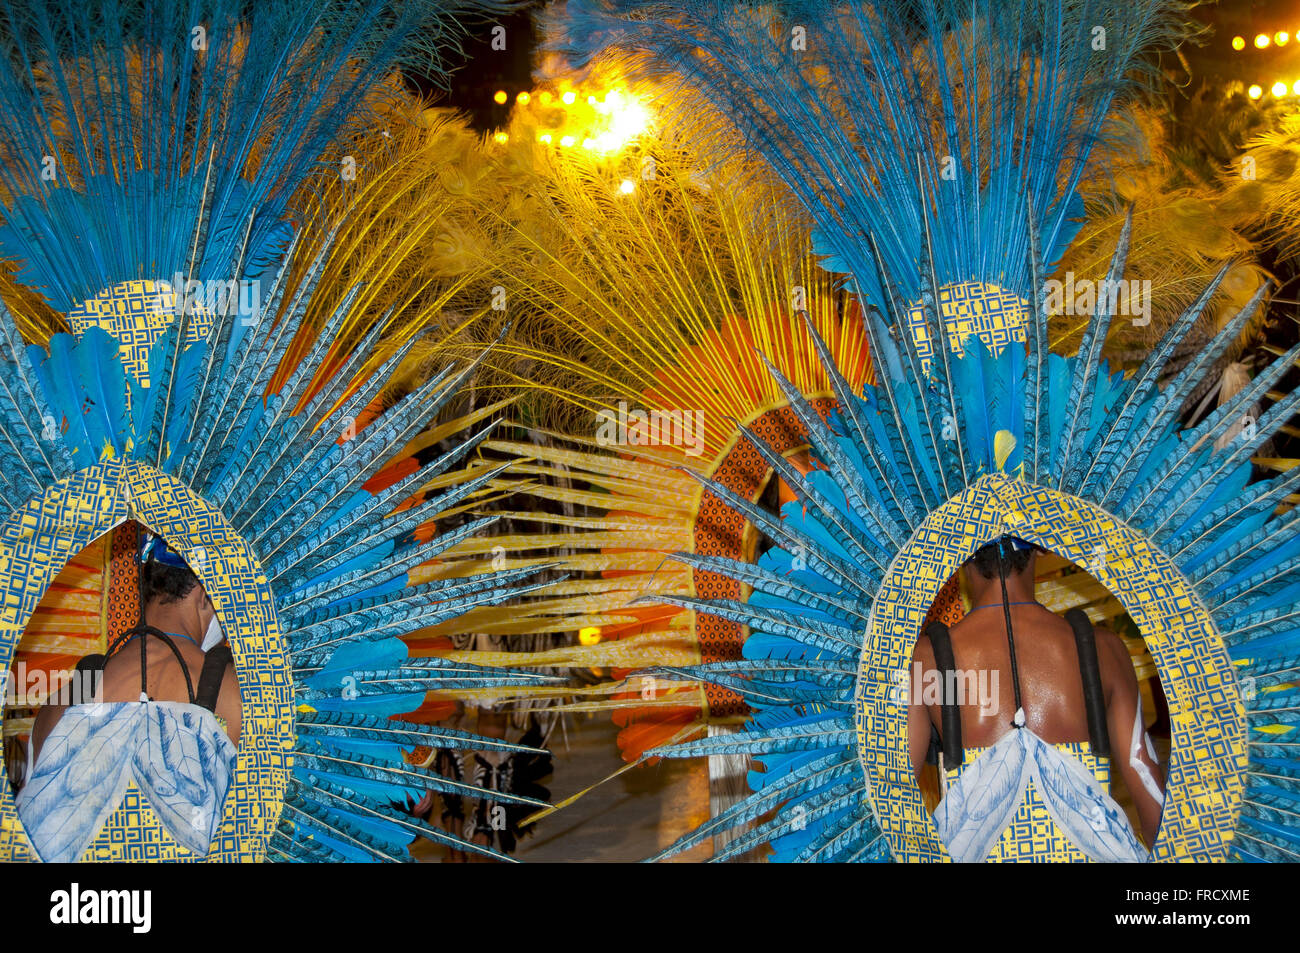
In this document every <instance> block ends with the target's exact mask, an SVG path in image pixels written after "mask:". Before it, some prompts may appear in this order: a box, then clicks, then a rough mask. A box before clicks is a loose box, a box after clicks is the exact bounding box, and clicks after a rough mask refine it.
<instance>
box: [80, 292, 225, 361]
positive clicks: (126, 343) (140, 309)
mask: <svg viewBox="0 0 1300 953" xmlns="http://www.w3.org/2000/svg"><path fill="white" fill-rule="evenodd" d="M189 307H190V326H189V330H188V331H187V332H186V334H185V343H186V344H187V345H190V344H194V343H196V342H198V341H200V340H204V339H206V338H207V336H208V330H209V329H210V328H211V327H212V320H213V313H212V312H211V311H209V310H207V309H206V308H203V307H201V306H198V305H197V304H196V303H195V302H193V301H191V302H189ZM175 319H176V292H175V291H173V290H172V286H171V285H170V284H168V283H167V282H165V281H148V280H146V281H124V282H121V283H120V284H116V285H114V286H113V287H111V288H106V289H105V290H103V291H101V292H100V293H99V294H97V295H95V297H93V298H91V299H89V300H88V301H83V302H82V303H81V304H79V305H77V307H75V308H73V309H72V310H71V311H69V312H68V322H69V324H71V326H72V331H73V333H74V334H76V335H77V337H81V335H82V334H84V333H85V332H86V329H87V328H90V327H99V328H102V329H103V330H104V331H106V332H108V333H109V334H110V335H112V336H113V337H115V338H117V341H118V343H119V344H120V345H121V351H120V353H121V355H122V364H123V366H125V367H126V370H127V373H128V374H130V375H131V376H132V377H134V378H135V379H136V380H137V381H139V382H140V384H141V385H142V386H144V387H148V386H149V349H150V348H151V347H153V343H154V341H156V340H157V339H158V336H159V335H160V334H162V332H163V331H164V330H166V328H167V327H168V325H170V324H171V323H172V321H174V320H175Z"/></svg>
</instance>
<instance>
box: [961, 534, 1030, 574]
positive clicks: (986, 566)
mask: <svg viewBox="0 0 1300 953" xmlns="http://www.w3.org/2000/svg"><path fill="white" fill-rule="evenodd" d="M1006 550H1007V557H1006V559H1005V560H1004V561H1003V565H1004V566H1005V567H1006V570H1007V573H1008V574H1014V573H1018V572H1024V571H1025V567H1026V566H1028V565H1029V557H1030V556H1032V555H1033V554H1034V551H1033V550H1032V549H1012V548H1011V547H1010V546H1007V547H1006ZM967 565H970V566H973V567H975V571H976V572H978V573H979V574H980V575H981V576H983V577H984V578H985V579H996V578H997V575H998V544H997V543H996V542H992V543H988V544H987V545H984V546H981V547H980V548H979V549H977V550H975V555H973V556H971V558H970V559H969V560H967Z"/></svg>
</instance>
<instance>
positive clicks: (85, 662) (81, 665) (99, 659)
mask: <svg viewBox="0 0 1300 953" xmlns="http://www.w3.org/2000/svg"><path fill="white" fill-rule="evenodd" d="M107 660H108V658H107V656H104V655H100V654H99V653H98V652H96V653H94V654H91V655H83V656H82V657H81V658H79V659H77V671H78V672H102V671H103V670H104V663H105V662H106V661H107Z"/></svg>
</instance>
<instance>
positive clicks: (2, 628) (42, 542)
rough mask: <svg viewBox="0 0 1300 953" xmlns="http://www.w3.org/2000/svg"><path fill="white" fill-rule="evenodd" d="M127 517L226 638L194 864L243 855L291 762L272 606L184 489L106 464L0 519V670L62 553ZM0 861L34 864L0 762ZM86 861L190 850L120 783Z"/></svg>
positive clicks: (275, 817) (287, 686)
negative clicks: (232, 708) (220, 796)
mask: <svg viewBox="0 0 1300 953" xmlns="http://www.w3.org/2000/svg"><path fill="white" fill-rule="evenodd" d="M127 519H136V520H139V521H140V522H141V523H144V524H146V525H147V526H149V527H150V528H151V529H152V530H154V532H156V533H158V534H159V535H161V536H162V537H163V538H164V539H165V540H166V541H167V544H168V545H169V546H171V547H172V548H174V549H175V550H176V551H177V552H178V553H181V554H182V555H184V556H185V558H186V560H187V562H189V564H190V567H191V568H192V569H193V570H194V572H195V574H196V575H197V576H198V577H199V578H200V580H202V582H203V586H204V588H205V589H206V590H207V592H208V595H209V596H210V597H211V599H212V603H213V605H214V606H215V607H216V610H217V616H218V618H219V619H220V620H221V625H222V628H223V629H224V630H225V632H226V636H227V638H228V639H229V641H230V647H231V651H232V653H233V655H234V659H235V673H236V675H237V676H238V678H239V685H240V690H241V695H242V700H241V704H240V719H241V726H240V741H239V754H238V759H237V761H236V764H235V775H234V782H233V784H232V786H231V790H230V793H229V794H228V795H227V797H226V803H225V809H224V813H223V816H222V820H221V824H220V826H219V827H218V828H217V833H216V835H215V836H214V837H213V840H212V844H211V847H210V850H209V853H208V855H207V857H206V858H204V859H206V860H210V861H252V860H260V859H261V858H262V857H263V856H264V855H265V853H266V843H267V840H268V839H269V838H270V836H271V835H272V833H273V832H274V831H275V826H276V824H277V823H278V822H279V818H280V812H281V809H282V808H283V806H284V792H285V787H286V785H287V784H288V779H289V771H290V768H291V764H292V755H291V749H292V747H293V742H294V732H293V725H294V716H293V679H292V674H291V669H290V665H289V660H288V655H287V653H286V651H285V645H284V639H283V638H282V636H281V633H280V628H279V624H278V622H277V620H276V616H275V601H274V598H273V596H272V593H271V589H270V586H269V585H268V583H267V580H266V577H265V574H264V573H263V572H262V570H261V567H260V566H259V565H258V563H257V560H256V559H255V558H254V556H253V553H252V551H251V550H250V549H249V548H248V545H247V544H246V543H245V542H244V541H243V540H242V539H241V538H240V537H239V536H238V534H236V533H235V531H234V530H233V529H231V527H230V525H229V524H228V523H227V522H226V521H225V519H224V518H223V517H222V515H221V514H220V513H219V512H218V511H217V510H216V509H215V508H213V507H211V506H209V505H208V504H207V503H205V502H204V501H203V500H202V499H200V498H199V497H198V496H196V495H195V494H194V492H193V491H191V490H190V489H189V488H188V487H187V486H185V485H184V484H182V483H180V482H179V481H177V480H175V479H173V478H172V477H170V476H168V475H167V474H165V473H162V472H161V471H159V470H156V469H154V468H153V467H149V466H146V465H145V464H142V463H137V462H134V461H109V462H104V463H100V464H97V465H95V466H92V467H88V468H86V469H85V470H82V471H81V472H79V473H77V474H75V475H73V476H71V477H69V478H67V479H66V480H63V481H62V482H60V483H58V484H56V485H55V486H52V487H50V489H49V490H47V491H46V493H45V494H44V495H43V496H42V497H40V498H39V499H35V500H32V501H30V502H29V503H28V504H27V505H26V506H25V507H23V508H22V509H21V510H19V511H18V512H16V513H14V514H13V516H11V517H10V518H9V520H7V521H6V522H5V523H4V524H3V526H0V591H2V593H3V596H2V598H3V603H2V604H0V671H8V669H9V666H10V664H11V662H12V660H13V654H14V650H15V649H16V647H17V645H18V642H19V640H20V639H21V638H22V634H23V629H24V627H25V626H26V624H27V621H28V619H29V618H30V617H31V614H32V612H33V611H34V610H35V608H36V604H37V603H38V602H39V601H40V599H41V597H42V596H43V595H44V593H45V590H46V589H47V588H48V587H49V585H50V583H51V582H52V581H53V579H54V577H55V576H56V575H57V574H58V573H59V571H60V570H61V569H62V568H63V566H64V564H65V563H66V562H67V561H68V559H69V558H71V557H72V556H74V555H76V554H77V553H78V552H80V551H81V550H82V549H83V548H84V547H85V546H87V545H88V544H90V543H91V542H93V541H94V540H96V539H98V538H99V537H100V536H102V535H103V534H104V533H106V532H108V531H109V530H111V529H112V528H113V527H115V526H117V525H119V524H121V523H122V522H124V521H125V520H127ZM0 859H4V860H39V859H40V858H39V857H38V856H37V854H36V852H35V850H34V849H33V848H32V846H31V843H30V842H29V841H28V839H27V834H26V832H25V831H24V830H23V826H22V822H21V821H20V820H19V818H18V812H17V810H16V809H15V806H14V798H13V795H12V794H11V793H10V789H9V782H8V777H7V775H6V772H5V769H4V766H3V765H0ZM81 859H82V860H93V861H124V860H145V861H180V860H195V859H197V858H196V857H195V855H194V854H193V853H192V852H191V851H190V850H188V849H187V848H185V847H182V846H181V845H179V844H178V843H177V842H176V841H175V839H174V838H172V836H171V835H170V834H168V833H167V831H166V829H165V828H164V827H163V825H162V823H161V822H160V821H159V820H158V817H157V815H156V814H154V812H153V810H152V809H151V808H150V807H149V805H148V803H147V801H145V799H144V798H142V796H141V794H140V792H139V790H138V789H137V788H136V787H135V785H134V783H132V784H131V785H130V786H129V787H128V788H127V792H126V795H125V796H124V798H123V801H122V804H121V805H120V806H119V807H118V809H117V810H116V811H115V812H114V813H113V814H112V815H111V816H110V817H109V819H108V821H107V822H106V823H105V824H104V827H103V828H102V829H101V830H100V832H99V834H98V835H96V837H95V839H94V841H92V842H91V844H90V846H89V847H88V848H87V849H86V852H85V853H84V854H83V855H82V858H81Z"/></svg>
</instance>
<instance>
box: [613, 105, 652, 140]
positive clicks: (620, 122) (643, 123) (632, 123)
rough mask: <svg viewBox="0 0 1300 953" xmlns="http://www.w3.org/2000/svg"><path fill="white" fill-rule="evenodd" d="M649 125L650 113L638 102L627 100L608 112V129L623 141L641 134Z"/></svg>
mask: <svg viewBox="0 0 1300 953" xmlns="http://www.w3.org/2000/svg"><path fill="white" fill-rule="evenodd" d="M649 125H650V114H649V113H648V112H646V108H645V107H644V106H642V105H641V104H640V103H638V102H629V103H628V104H627V105H626V106H621V107H619V108H617V109H615V110H613V111H612V112H611V114H610V123H609V131H610V133H611V134H612V135H613V136H614V137H615V138H617V139H619V140H620V141H622V142H624V143H626V142H627V141H629V140H631V139H635V138H636V137H637V136H639V135H641V134H642V133H643V132H645V131H646V128H647V127H648V126H649Z"/></svg>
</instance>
